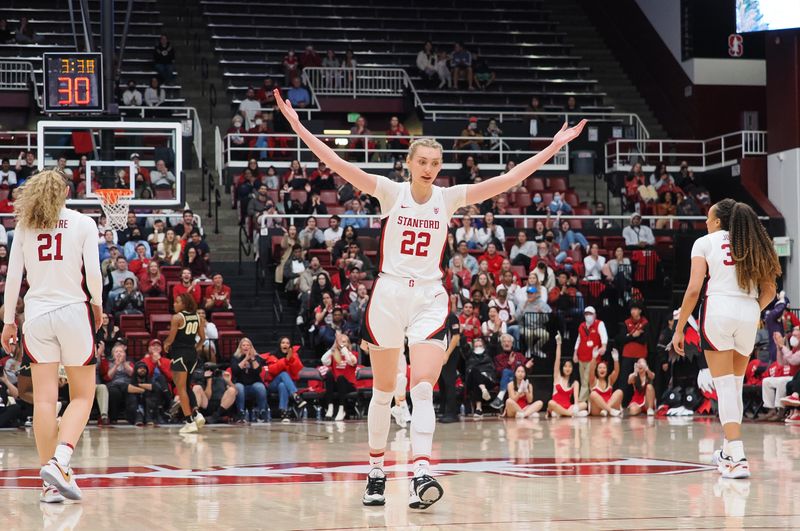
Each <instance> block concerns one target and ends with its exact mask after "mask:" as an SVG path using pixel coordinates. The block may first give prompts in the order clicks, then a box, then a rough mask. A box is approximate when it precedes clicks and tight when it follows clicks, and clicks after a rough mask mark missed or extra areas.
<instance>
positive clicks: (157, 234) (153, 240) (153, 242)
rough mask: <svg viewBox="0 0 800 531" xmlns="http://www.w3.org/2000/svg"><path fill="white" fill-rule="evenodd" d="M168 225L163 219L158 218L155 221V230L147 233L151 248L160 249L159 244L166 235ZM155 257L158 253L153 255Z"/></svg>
mask: <svg viewBox="0 0 800 531" xmlns="http://www.w3.org/2000/svg"><path fill="white" fill-rule="evenodd" d="M166 230H167V227H166V226H165V224H164V220H163V219H156V220H155V221H153V232H151V233H150V234H148V235H147V243H148V244H150V249H151V250H156V249H158V244H159V243H161V242H163V241H164V238H165V237H166ZM152 256H153V257H154V258H155V257H156V255H152Z"/></svg>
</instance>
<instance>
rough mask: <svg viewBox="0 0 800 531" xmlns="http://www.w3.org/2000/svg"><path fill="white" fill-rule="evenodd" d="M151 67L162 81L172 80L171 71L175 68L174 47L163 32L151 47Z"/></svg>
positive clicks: (168, 81)
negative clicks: (153, 46)
mask: <svg viewBox="0 0 800 531" xmlns="http://www.w3.org/2000/svg"><path fill="white" fill-rule="evenodd" d="M153 68H155V71H156V72H158V77H159V78H161V80H162V81H163V82H164V83H170V82H172V78H173V75H172V73H173V71H174V70H175V48H173V47H172V43H170V42H169V39H168V38H167V36H166V35H164V34H163V33H162V34H161V36H160V37H159V38H158V44H156V46H155V48H153Z"/></svg>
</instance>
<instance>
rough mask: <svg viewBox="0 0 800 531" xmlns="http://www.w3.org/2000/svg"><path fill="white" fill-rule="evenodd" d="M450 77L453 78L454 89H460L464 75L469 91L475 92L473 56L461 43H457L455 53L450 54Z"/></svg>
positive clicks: (454, 47)
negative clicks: (459, 83)
mask: <svg viewBox="0 0 800 531" xmlns="http://www.w3.org/2000/svg"><path fill="white" fill-rule="evenodd" d="M450 66H451V69H450V75H451V76H452V78H453V88H455V89H458V82H459V81H460V79H461V77H462V76H461V75H462V74H463V75H464V78H465V80H466V81H467V85H468V87H469V90H475V87H474V80H473V76H472V54H471V53H469V51H468V50H466V49H465V48H464V44H463V43H461V42H457V43H455V45H454V46H453V53H452V54H450Z"/></svg>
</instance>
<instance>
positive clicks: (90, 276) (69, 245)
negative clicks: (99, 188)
mask: <svg viewBox="0 0 800 531" xmlns="http://www.w3.org/2000/svg"><path fill="white" fill-rule="evenodd" d="M97 242H98V237H97V224H96V223H95V222H94V221H93V220H92V218H90V217H89V216H86V215H84V214H81V213H80V212H76V211H75V210H70V209H68V208H62V209H61V212H60V214H59V218H58V222H57V223H56V227H55V228H53V229H49V230H35V229H30V228H28V227H23V226H21V225H20V224H18V225H17V228H16V230H15V231H14V241H13V243H12V244H11V252H10V255H9V264H8V277H7V279H6V292H5V295H6V298H5V301H6V305H5V309H4V312H5V315H4V316H3V319H4V322H6V323H13V322H14V308H15V301H16V300H17V297H18V296H19V290H20V284H21V281H22V271H23V268H24V269H25V271H26V272H27V275H28V276H27V278H28V284H30V288H29V289H28V292H27V293H26V294H25V320H26V321H32V320H33V319H34V318H35V317H38V316H40V315H44V314H46V313H48V312H52V311H53V310H57V309H59V308H63V307H64V306H69V305H70V304H75V303H85V302H87V301H90V300H91V302H92V304H96V305H98V306H102V304H103V298H102V296H103V282H102V277H101V276H100V258H99V251H98V246H97Z"/></svg>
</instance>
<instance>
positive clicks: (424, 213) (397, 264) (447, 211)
mask: <svg viewBox="0 0 800 531" xmlns="http://www.w3.org/2000/svg"><path fill="white" fill-rule="evenodd" d="M374 195H375V197H376V198H377V199H378V201H379V202H380V204H381V212H382V213H383V215H382V217H381V236H380V248H379V251H378V253H379V254H378V263H379V265H378V270H379V271H380V272H381V273H383V274H387V275H392V276H396V277H403V278H411V279H415V280H420V281H437V280H441V279H442V278H443V277H444V271H445V270H444V267H445V265H444V264H443V262H444V260H445V252H444V251H445V246H446V245H447V229H448V227H449V224H450V218H451V217H452V215H453V213H454V212H455V211H456V210H458V209H459V208H461V207H462V206H464V205H465V204H466V197H467V187H466V185H460V186H453V187H450V188H442V187H439V186H432V194H431V197H430V199H428V201H426V202H425V203H424V204H418V203H417V202H416V201H414V198H413V197H412V196H411V184H410V183H408V182H405V183H396V182H394V181H391V180H389V179H387V178H386V177H378V183H377V186H376V189H375V194H374Z"/></svg>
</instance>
